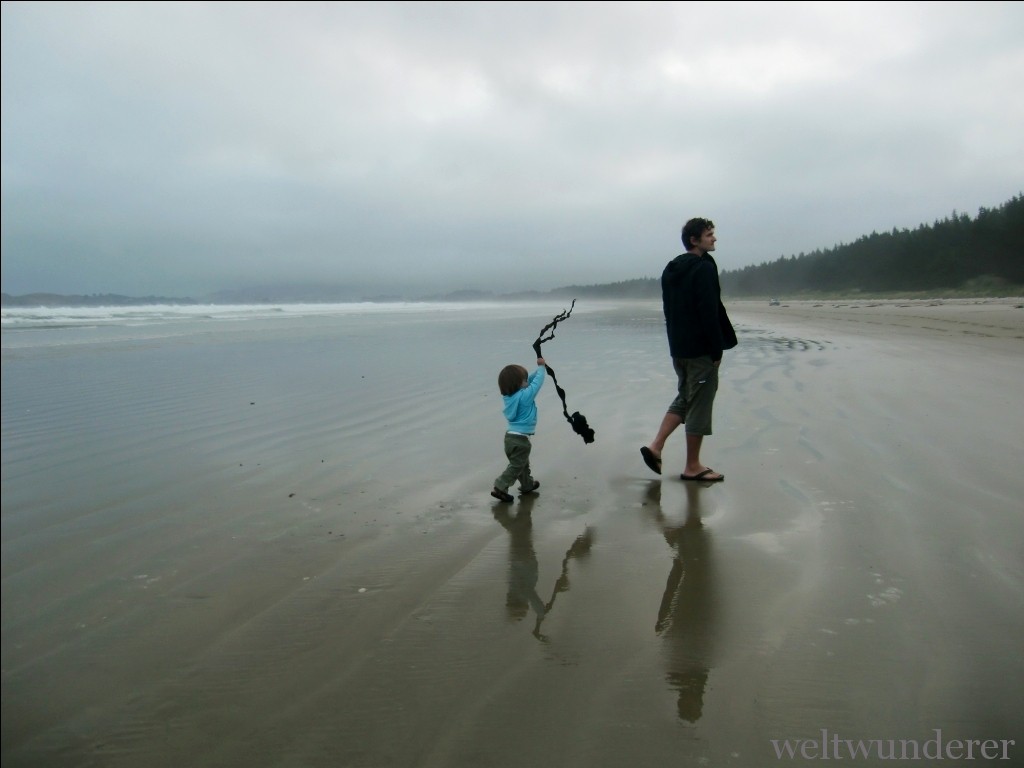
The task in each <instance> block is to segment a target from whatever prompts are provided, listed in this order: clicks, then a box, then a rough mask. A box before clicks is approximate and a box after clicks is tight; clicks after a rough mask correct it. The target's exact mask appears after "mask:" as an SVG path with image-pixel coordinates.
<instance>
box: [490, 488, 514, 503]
mask: <svg viewBox="0 0 1024 768" xmlns="http://www.w3.org/2000/svg"><path fill="white" fill-rule="evenodd" d="M491 496H493V497H494V498H496V499H497V500H498V501H503V502H505V503H506V504H510V503H511V502H513V501H515V499H513V498H512V494H511V493H508V492H506V491H501V490H498V489H497V488H494V489H493V490H491Z"/></svg>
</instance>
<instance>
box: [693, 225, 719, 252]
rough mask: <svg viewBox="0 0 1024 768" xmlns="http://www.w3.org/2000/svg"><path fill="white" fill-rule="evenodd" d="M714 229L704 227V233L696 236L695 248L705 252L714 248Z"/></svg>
mask: <svg viewBox="0 0 1024 768" xmlns="http://www.w3.org/2000/svg"><path fill="white" fill-rule="evenodd" d="M716 239H717V238H716V237H715V230H713V229H705V230H704V233H703V234H702V235H701V236H700V237H699V238H697V250H699V251H702V252H703V253H707V252H708V251H713V250H715V240H716Z"/></svg>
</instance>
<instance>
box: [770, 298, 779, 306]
mask: <svg viewBox="0 0 1024 768" xmlns="http://www.w3.org/2000/svg"><path fill="white" fill-rule="evenodd" d="M768 306H769V307H777V306H779V300H778V299H774V298H769V299H768Z"/></svg>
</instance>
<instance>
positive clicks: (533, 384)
mask: <svg viewBox="0 0 1024 768" xmlns="http://www.w3.org/2000/svg"><path fill="white" fill-rule="evenodd" d="M544 373H545V368H544V366H543V365H538V366H537V368H536V369H535V370H534V371H533V373H531V374H529V375H528V376H527V377H526V386H525V387H523V388H522V389H520V390H519V391H518V392H516V393H515V394H512V395H502V397H503V398H504V400H505V418H506V419H507V420H508V431H509V432H519V433H521V434H524V435H532V434H533V433H534V430H536V429H537V404H536V402H534V401H535V399H536V397H537V393H538V392H539V391H540V388H541V385H542V384H543V383H544Z"/></svg>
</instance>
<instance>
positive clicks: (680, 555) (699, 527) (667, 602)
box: [646, 482, 715, 723]
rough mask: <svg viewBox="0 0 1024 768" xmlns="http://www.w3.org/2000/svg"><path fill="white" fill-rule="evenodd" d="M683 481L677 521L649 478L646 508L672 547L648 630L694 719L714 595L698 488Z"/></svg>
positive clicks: (683, 714) (709, 648)
mask: <svg viewBox="0 0 1024 768" xmlns="http://www.w3.org/2000/svg"><path fill="white" fill-rule="evenodd" d="M684 486H685V488H686V508H685V510H683V511H684V515H683V519H682V522H675V521H670V520H669V519H668V518H666V516H665V513H664V511H663V510H662V507H661V483H658V482H655V483H652V484H651V486H650V488H649V490H648V493H647V501H648V503H647V505H646V508H647V509H649V510H650V511H651V515H652V516H653V518H654V520H655V522H657V524H658V525H659V526H660V527H661V531H662V534H663V535H664V536H665V541H667V542H668V544H669V546H670V547H671V548H672V552H673V558H672V569H671V570H670V571H669V574H668V581H667V582H666V584H665V592H664V593H663V595H662V598H661V606H660V607H659V609H658V619H657V621H656V622H655V623H654V631H655V633H657V634H658V635H660V636H661V638H662V639H663V640H664V641H665V644H664V651H665V670H666V671H665V678H666V679H667V680H668V683H669V685H670V686H671V688H672V689H673V690H674V691H676V692H677V693H678V698H677V707H678V711H679V717H680V719H682V720H686V721H687V722H690V723H695V722H697V720H699V719H700V717H701V715H702V714H703V711H704V691H705V689H706V687H707V682H708V673H709V671H710V668H711V663H712V652H713V645H714V637H713V636H714V620H715V598H714V595H713V589H714V579H713V573H712V564H711V541H710V535H709V533H708V531H707V530H706V529H705V528H704V523H703V521H702V519H701V506H700V505H701V493H702V488H701V487H700V485H699V484H697V483H684ZM705 492H706V491H705Z"/></svg>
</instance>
